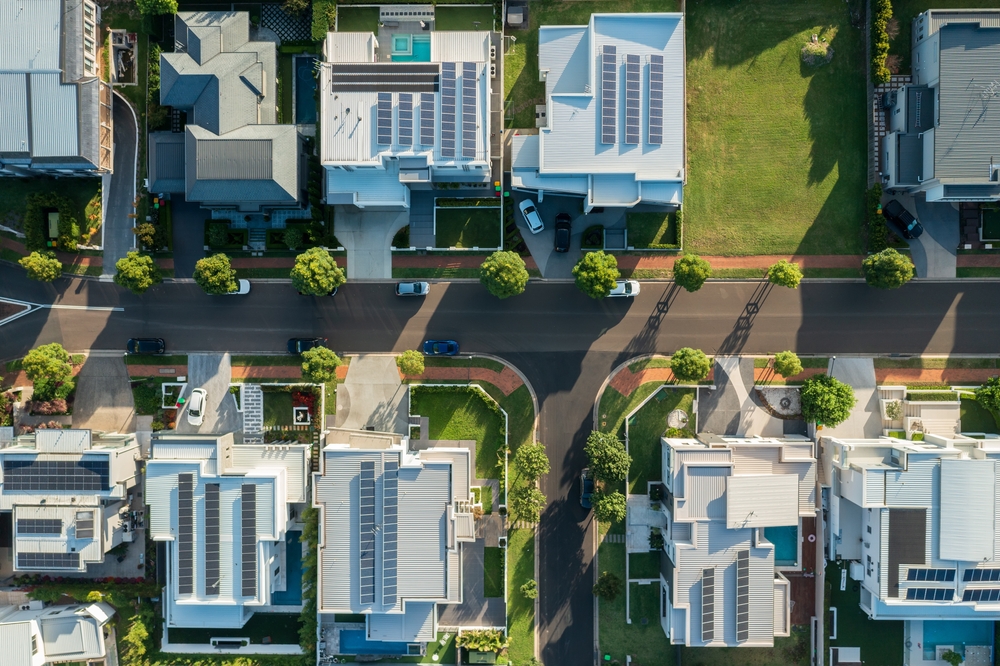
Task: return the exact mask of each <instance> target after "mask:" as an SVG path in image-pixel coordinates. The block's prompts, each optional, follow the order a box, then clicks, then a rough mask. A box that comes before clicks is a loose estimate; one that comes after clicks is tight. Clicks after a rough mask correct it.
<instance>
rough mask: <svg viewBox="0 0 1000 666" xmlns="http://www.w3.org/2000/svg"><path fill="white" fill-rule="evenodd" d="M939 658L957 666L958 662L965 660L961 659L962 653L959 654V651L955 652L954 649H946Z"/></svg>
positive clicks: (952, 665)
mask: <svg viewBox="0 0 1000 666" xmlns="http://www.w3.org/2000/svg"><path fill="white" fill-rule="evenodd" d="M941 659H943V660H944V661H947V662H948V663H949V664H951V666H959V664H961V663H962V662H963V661H965V660H964V659H962V655H960V654H959V653H957V652H955V651H954V650H947V651H945V652H944V653H943V654H942V655H941Z"/></svg>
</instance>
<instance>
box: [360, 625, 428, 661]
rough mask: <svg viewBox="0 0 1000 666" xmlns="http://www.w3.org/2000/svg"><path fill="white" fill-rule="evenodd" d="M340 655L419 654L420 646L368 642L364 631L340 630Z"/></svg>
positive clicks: (415, 644) (414, 644)
mask: <svg viewBox="0 0 1000 666" xmlns="http://www.w3.org/2000/svg"><path fill="white" fill-rule="evenodd" d="M414 650H415V651H414ZM340 654H353V655H358V654H399V655H411V654H420V645H419V644H417V643H383V642H382V641H370V640H368V639H367V638H366V637H365V630H364V629H341V630H340Z"/></svg>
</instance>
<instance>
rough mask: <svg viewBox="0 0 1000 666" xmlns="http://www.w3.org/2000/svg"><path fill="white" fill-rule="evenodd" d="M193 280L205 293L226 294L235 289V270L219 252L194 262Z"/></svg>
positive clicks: (227, 258)
mask: <svg viewBox="0 0 1000 666" xmlns="http://www.w3.org/2000/svg"><path fill="white" fill-rule="evenodd" d="M194 281H195V282H197V283H198V286H199V287H201V288H202V289H204V290H205V293H206V294H228V293H231V292H234V291H236V289H237V286H236V271H235V270H234V269H233V266H232V264H231V263H230V262H229V257H227V256H226V255H225V254H223V253H221V252H220V253H218V254H213V255H212V256H211V257H205V258H204V259H199V260H198V261H197V262H195V265H194Z"/></svg>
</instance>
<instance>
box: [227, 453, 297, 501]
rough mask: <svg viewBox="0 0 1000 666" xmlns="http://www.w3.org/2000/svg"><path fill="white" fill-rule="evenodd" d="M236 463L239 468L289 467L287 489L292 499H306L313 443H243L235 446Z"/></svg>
mask: <svg viewBox="0 0 1000 666" xmlns="http://www.w3.org/2000/svg"><path fill="white" fill-rule="evenodd" d="M232 455H233V460H232V465H233V467H234V468H236V469H247V470H252V469H268V468H280V469H283V470H285V492H286V498H287V501H289V502H304V501H306V499H307V496H306V483H307V479H308V466H309V446H308V445H306V444H300V445H292V446H281V447H276V446H268V445H266V444H264V445H258V444H240V445H238V446H234V447H233V448H232Z"/></svg>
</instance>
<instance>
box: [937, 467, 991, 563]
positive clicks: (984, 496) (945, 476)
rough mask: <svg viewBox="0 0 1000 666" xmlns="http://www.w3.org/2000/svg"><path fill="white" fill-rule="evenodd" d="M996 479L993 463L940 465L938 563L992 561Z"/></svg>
mask: <svg viewBox="0 0 1000 666" xmlns="http://www.w3.org/2000/svg"><path fill="white" fill-rule="evenodd" d="M996 476H997V475H996V461H994V460H942V461H941V519H940V523H941V528H940V529H941V533H940V535H939V537H938V548H939V551H940V552H939V557H940V558H941V559H943V560H959V561H966V562H981V561H984V560H993V559H994V557H995V552H994V546H995V534H994V525H995V519H996V518H995V513H996Z"/></svg>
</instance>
